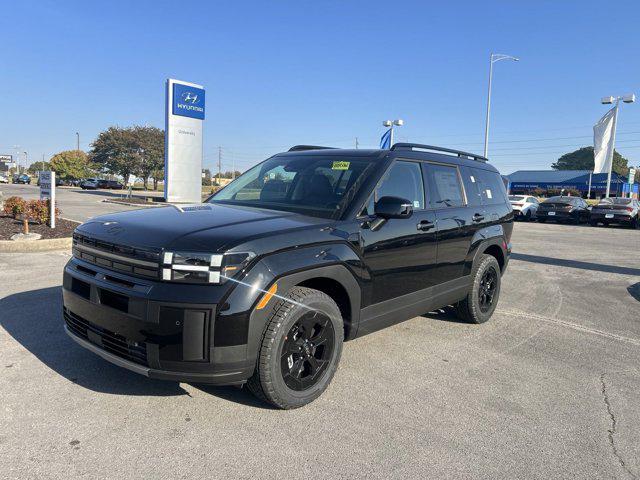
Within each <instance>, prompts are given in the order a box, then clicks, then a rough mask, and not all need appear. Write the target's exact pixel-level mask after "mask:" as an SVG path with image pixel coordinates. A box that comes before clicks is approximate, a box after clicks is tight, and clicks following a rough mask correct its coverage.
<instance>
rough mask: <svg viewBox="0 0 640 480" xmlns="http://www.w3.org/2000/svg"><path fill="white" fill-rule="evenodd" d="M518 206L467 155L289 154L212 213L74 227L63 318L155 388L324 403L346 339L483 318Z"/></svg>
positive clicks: (74, 334)
mask: <svg viewBox="0 0 640 480" xmlns="http://www.w3.org/2000/svg"><path fill="white" fill-rule="evenodd" d="M512 228H513V211H512V208H511V205H510V203H509V200H508V198H507V194H506V191H505V188H504V184H503V182H502V179H501V178H500V175H499V174H498V172H497V170H496V169H495V168H494V167H492V166H491V165H489V164H488V163H487V162H486V159H484V158H482V157H479V156H477V155H472V154H468V153H465V152H459V151H454V150H448V149H443V148H437V147H431V146H427V145H417V144H404V143H400V144H396V145H394V146H393V148H392V149H391V150H341V149H328V148H322V147H312V146H297V147H293V148H292V149H290V150H289V151H288V152H286V153H281V154H278V155H275V156H273V157H271V158H269V159H267V160H265V161H264V162H262V163H260V164H258V165H256V166H255V167H253V168H251V169H250V170H248V171H247V172H246V173H245V174H243V175H242V176H240V177H239V178H238V179H236V180H235V181H234V182H232V183H231V184H229V185H228V186H226V187H225V188H224V189H222V190H220V191H219V192H217V193H216V194H214V195H213V196H211V197H210V198H208V199H207V200H206V202H204V203H202V204H197V205H173V206H167V207H163V208H155V209H152V210H137V211H130V212H122V213H115V214H109V215H104V216H102V217H97V218H93V219H91V220H89V221H88V222H86V223H84V224H83V225H81V226H79V227H78V228H77V229H76V232H75V233H74V239H73V258H72V259H71V260H70V261H69V263H68V264H67V265H66V267H65V271H64V285H63V295H64V320H65V324H66V330H67V333H68V334H69V335H70V336H71V338H73V339H74V340H75V341H76V342H78V343H79V344H80V345H82V346H84V347H85V348H87V349H89V350H91V351H93V352H95V353H96V354H98V355H100V356H102V357H103V358H105V359H107V360H109V361H110V362H112V363H115V364H117V365H120V366H122V367H125V368H128V369H130V370H133V371H134V372H138V373H140V374H143V375H146V376H148V377H151V378H161V379H167V380H174V381H183V382H196V383H198V382H199V383H210V384H218V385H222V384H225V385H229V384H244V383H247V386H248V387H249V389H250V390H251V391H252V392H254V393H255V394H256V395H257V396H258V397H260V398H262V399H264V400H267V401H269V402H271V403H272V404H274V405H276V406H278V407H281V408H295V407H300V406H302V405H304V404H306V403H309V402H310V401H312V400H314V399H315V398H317V397H318V396H319V395H320V394H321V393H322V392H323V391H324V390H325V388H326V387H327V385H328V384H329V382H330V381H331V379H332V377H333V374H334V373H335V371H336V368H337V366H338V361H339V360H340V355H341V352H342V344H343V341H344V340H349V339H353V338H356V337H359V336H362V335H365V334H367V333H370V332H372V331H375V330H378V329H380V328H383V327H386V326H389V325H391V324H394V323H397V322H401V321H403V320H407V319H410V318H412V317H415V316H416V315H420V314H424V313H426V312H429V311H431V310H434V309H436V308H439V307H443V306H446V305H453V306H454V307H455V308H456V310H457V312H458V314H459V316H460V317H461V318H463V319H465V320H468V321H471V322H474V323H482V322H486V321H487V320H488V319H489V318H490V317H491V315H492V313H493V311H494V310H495V308H496V304H497V302H498V296H499V294H500V282H501V275H502V273H503V272H504V270H505V268H506V266H507V263H508V260H509V255H510V251H511V244H510V238H511V231H512Z"/></svg>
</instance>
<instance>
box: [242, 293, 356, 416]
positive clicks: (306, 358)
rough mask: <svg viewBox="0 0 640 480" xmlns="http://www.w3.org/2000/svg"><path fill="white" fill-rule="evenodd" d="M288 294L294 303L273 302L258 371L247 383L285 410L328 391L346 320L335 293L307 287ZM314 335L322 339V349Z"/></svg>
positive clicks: (265, 398) (255, 391) (261, 348)
mask: <svg viewBox="0 0 640 480" xmlns="http://www.w3.org/2000/svg"><path fill="white" fill-rule="evenodd" d="M287 297H288V298H290V299H291V300H293V301H294V302H295V303H292V302H288V301H285V300H281V301H280V302H279V303H278V304H276V305H275V307H274V309H273V312H272V313H271V317H270V319H269V321H268V323H267V326H266V329H265V331H264V334H263V338H262V343H261V346H260V352H259V354H258V362H257V365H256V371H255V373H254V374H253V376H252V377H251V378H250V379H249V381H248V382H247V387H248V388H249V390H250V391H251V392H252V393H253V394H254V395H255V396H257V397H258V398H260V399H262V400H264V401H266V402H268V403H271V404H272V405H274V406H276V407H278V408H282V409H291V408H298V407H302V406H304V405H306V404H308V403H310V402H312V401H313V400H315V399H316V398H318V397H319V396H320V395H321V394H322V393H323V392H324V391H325V390H326V389H327V387H328V386H329V383H330V382H331V379H332V378H333V375H334V374H335V371H336V369H337V368H338V363H339V362H340V356H341V355H342V342H343V339H344V321H343V319H342V315H341V314H340V309H339V308H338V306H337V305H336V303H335V302H334V301H333V300H332V299H331V297H329V296H328V295H326V294H325V293H323V292H320V291H318V290H313V289H311V288H304V287H294V288H292V289H291V290H290V291H289V293H288V294H287ZM318 329H319V330H318ZM314 338H315V339H318V340H317V341H318V342H322V346H323V348H322V349H320V348H319V347H320V345H318V344H314V342H313V339H314ZM283 350H286V351H285V352H284V353H283ZM287 352H291V353H290V354H289V355H287ZM311 358H314V359H316V360H315V361H312V360H311ZM314 364H315V368H317V370H316V373H315V374H314V373H313V370H314ZM316 375H317V377H316ZM314 377H315V378H314Z"/></svg>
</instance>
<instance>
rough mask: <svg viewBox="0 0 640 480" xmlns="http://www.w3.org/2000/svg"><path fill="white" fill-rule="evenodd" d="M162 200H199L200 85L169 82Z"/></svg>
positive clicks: (202, 93)
mask: <svg viewBox="0 0 640 480" xmlns="http://www.w3.org/2000/svg"><path fill="white" fill-rule="evenodd" d="M165 109H166V110H165V112H166V113H165V137H164V142H165V154H164V155H165V156H164V198H165V199H166V200H167V202H178V203H180V202H186V203H194V202H197V203H199V202H200V201H201V200H202V178H201V176H202V175H201V174H202V155H203V141H202V122H203V121H204V115H205V91H204V87H203V86H202V85H197V84H195V83H188V82H182V81H180V80H174V79H172V78H170V79H168V80H167V82H166V103H165Z"/></svg>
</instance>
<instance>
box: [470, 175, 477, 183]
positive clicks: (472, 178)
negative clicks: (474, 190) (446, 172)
mask: <svg viewBox="0 0 640 480" xmlns="http://www.w3.org/2000/svg"><path fill="white" fill-rule="evenodd" d="M469 178H470V179H471V182H472V183H476V177H474V176H473V175H470V176H469Z"/></svg>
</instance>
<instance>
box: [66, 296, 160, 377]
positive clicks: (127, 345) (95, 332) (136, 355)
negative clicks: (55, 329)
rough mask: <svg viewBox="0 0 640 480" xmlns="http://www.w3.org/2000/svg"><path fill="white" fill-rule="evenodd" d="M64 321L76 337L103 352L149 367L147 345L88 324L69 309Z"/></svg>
mask: <svg viewBox="0 0 640 480" xmlns="http://www.w3.org/2000/svg"><path fill="white" fill-rule="evenodd" d="M64 321H65V323H66V324H67V328H68V329H69V330H70V331H71V333H73V334H74V335H76V336H78V337H80V338H84V339H85V340H89V341H91V342H92V343H95V344H96V345H97V346H99V347H101V348H102V349H103V350H106V351H107V352H109V353H113V354H114V355H117V356H118V357H121V358H124V359H126V360H131V361H132V362H136V363H139V364H140V365H144V366H149V364H148V362H147V344H146V343H144V342H133V341H131V340H127V339H126V338H125V337H123V336H122V335H119V334H117V333H114V332H111V331H109V330H107V329H106V328H102V327H99V326H98V325H95V324H93V323H91V322H88V321H87V320H85V319H84V318H82V317H80V316H78V315H76V314H75V313H73V312H71V311H70V310H69V309H67V308H65V309H64ZM96 340H97V342H96Z"/></svg>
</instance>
